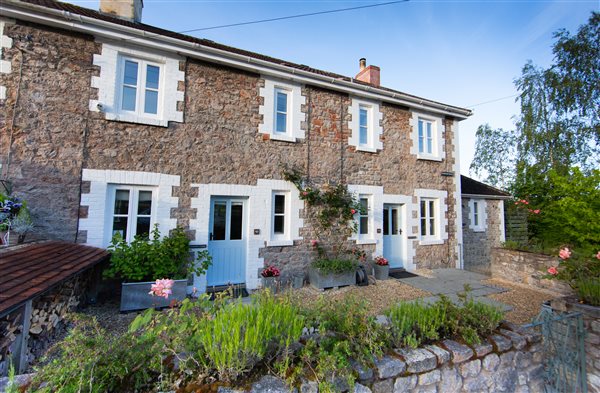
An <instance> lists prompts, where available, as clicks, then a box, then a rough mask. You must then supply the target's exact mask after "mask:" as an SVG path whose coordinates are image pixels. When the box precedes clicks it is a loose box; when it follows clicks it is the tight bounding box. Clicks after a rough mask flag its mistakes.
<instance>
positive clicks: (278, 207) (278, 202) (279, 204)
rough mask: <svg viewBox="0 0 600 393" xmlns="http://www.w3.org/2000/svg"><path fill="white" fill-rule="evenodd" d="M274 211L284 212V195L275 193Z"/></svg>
mask: <svg viewBox="0 0 600 393" xmlns="http://www.w3.org/2000/svg"><path fill="white" fill-rule="evenodd" d="M275 213H276V214H278V213H279V214H283V213H285V195H275Z"/></svg>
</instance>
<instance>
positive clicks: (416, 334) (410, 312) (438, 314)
mask: <svg viewBox="0 0 600 393" xmlns="http://www.w3.org/2000/svg"><path fill="white" fill-rule="evenodd" d="M386 315H387V316H388V318H389V319H390V322H391V326H390V328H391V333H392V342H393V343H394V345H396V346H398V347H403V346H406V347H411V348H416V347H418V346H419V345H421V344H423V343H426V342H432V341H435V340H438V339H440V338H441V337H440V332H441V331H442V330H443V326H444V324H445V323H446V322H447V318H446V307H445V305H444V304H443V303H440V302H437V303H434V304H431V305H427V304H423V303H421V302H418V301H417V302H401V303H398V304H396V305H394V306H393V307H392V308H390V310H388V312H387V313H386Z"/></svg>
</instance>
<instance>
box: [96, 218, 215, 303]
mask: <svg viewBox="0 0 600 393" xmlns="http://www.w3.org/2000/svg"><path fill="white" fill-rule="evenodd" d="M189 243H190V240H189V239H188V238H187V236H186V234H185V232H184V231H183V229H181V228H176V229H175V230H173V231H171V233H170V234H169V235H168V236H165V237H164V238H162V239H161V237H160V232H159V230H158V225H155V226H154V228H153V230H152V232H151V233H150V237H149V238H148V237H146V236H136V237H135V239H134V240H133V241H132V242H131V243H127V242H126V241H125V240H124V239H123V238H122V237H121V236H120V235H118V234H117V235H115V237H114V238H113V239H112V242H111V244H110V246H109V247H108V250H109V251H110V252H111V259H110V266H109V267H108V269H106V270H105V271H104V276H105V277H107V278H118V279H121V280H122V283H121V311H132V310H141V309H145V308H149V307H157V308H158V307H166V306H168V305H169V304H170V302H171V301H172V300H173V299H174V300H179V301H181V300H183V299H185V297H186V290H187V277H188V275H190V274H197V275H201V274H204V273H206V270H207V269H208V267H209V266H210V264H211V262H212V260H211V257H210V255H209V254H208V251H206V250H205V251H203V252H200V253H198V256H197V258H196V259H193V258H192V257H191V256H190V247H189ZM156 280H172V281H173V282H172V284H171V285H170V286H169V288H168V290H169V291H170V293H168V294H169V295H171V298H170V299H169V298H168V297H165V296H157V297H150V296H148V293H150V292H152V285H153V284H155V285H156V284H159V282H158V281H156ZM161 283H163V284H164V283H165V282H164V281H161ZM163 287H164V285H163Z"/></svg>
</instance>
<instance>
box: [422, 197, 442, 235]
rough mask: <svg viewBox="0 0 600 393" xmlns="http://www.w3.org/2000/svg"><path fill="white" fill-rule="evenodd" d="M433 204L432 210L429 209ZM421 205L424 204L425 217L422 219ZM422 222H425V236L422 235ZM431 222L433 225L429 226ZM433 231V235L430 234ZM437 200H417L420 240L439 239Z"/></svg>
mask: <svg viewBox="0 0 600 393" xmlns="http://www.w3.org/2000/svg"><path fill="white" fill-rule="evenodd" d="M432 203H433V210H432V209H431V206H432ZM423 204H425V217H423V207H422V206H423ZM423 220H425V234H423ZM431 220H433V225H431ZM431 229H433V232H434V233H433V234H431ZM439 232H440V231H439V200H438V199H437V198H421V199H419V235H420V236H421V239H422V240H425V241H427V240H438V239H439Z"/></svg>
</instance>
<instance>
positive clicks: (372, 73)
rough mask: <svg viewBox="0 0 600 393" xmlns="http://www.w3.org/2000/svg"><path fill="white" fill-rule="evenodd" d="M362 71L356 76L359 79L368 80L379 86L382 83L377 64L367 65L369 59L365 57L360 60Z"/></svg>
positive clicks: (369, 82) (367, 81)
mask: <svg viewBox="0 0 600 393" xmlns="http://www.w3.org/2000/svg"><path fill="white" fill-rule="evenodd" d="M359 64H360V71H359V72H358V74H356V78H355V79H358V80H359V81H363V82H366V83H368V84H371V85H373V86H375V87H379V83H380V76H379V75H380V71H381V70H380V69H379V67H377V66H374V65H370V66H368V67H367V59H365V58H364V57H363V58H362V59H360V60H359Z"/></svg>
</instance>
